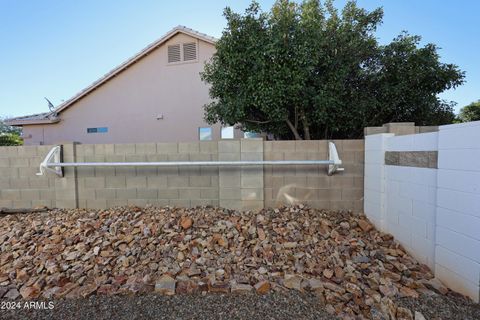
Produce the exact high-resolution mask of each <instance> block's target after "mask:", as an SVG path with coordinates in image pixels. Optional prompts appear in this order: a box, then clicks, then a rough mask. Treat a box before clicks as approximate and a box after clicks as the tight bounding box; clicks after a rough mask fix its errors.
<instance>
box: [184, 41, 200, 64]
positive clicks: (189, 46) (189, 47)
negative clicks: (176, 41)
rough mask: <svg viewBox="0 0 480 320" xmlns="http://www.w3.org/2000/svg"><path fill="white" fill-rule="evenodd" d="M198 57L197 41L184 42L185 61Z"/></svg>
mask: <svg viewBox="0 0 480 320" xmlns="http://www.w3.org/2000/svg"><path fill="white" fill-rule="evenodd" d="M196 59H197V44H196V43H195V42H190V43H184V44H183V61H191V60H196Z"/></svg>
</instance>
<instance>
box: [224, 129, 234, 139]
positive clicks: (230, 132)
mask: <svg viewBox="0 0 480 320" xmlns="http://www.w3.org/2000/svg"><path fill="white" fill-rule="evenodd" d="M221 136H222V139H233V127H224V128H222V134H221Z"/></svg>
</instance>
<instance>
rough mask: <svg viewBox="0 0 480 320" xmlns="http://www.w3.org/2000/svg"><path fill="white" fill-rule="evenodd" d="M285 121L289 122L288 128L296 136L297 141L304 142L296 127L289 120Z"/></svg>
mask: <svg viewBox="0 0 480 320" xmlns="http://www.w3.org/2000/svg"><path fill="white" fill-rule="evenodd" d="M285 121H286V122H287V125H288V127H289V128H290V130H291V131H292V133H293V135H294V136H295V140H302V137H301V136H300V134H299V133H298V131H297V128H295V126H294V125H293V124H292V123H291V122H290V120H288V119H287V120H285Z"/></svg>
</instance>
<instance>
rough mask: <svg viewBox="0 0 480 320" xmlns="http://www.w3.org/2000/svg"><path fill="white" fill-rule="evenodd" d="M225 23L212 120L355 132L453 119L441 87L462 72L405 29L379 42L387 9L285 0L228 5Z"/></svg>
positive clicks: (282, 134) (215, 61) (210, 68)
mask: <svg viewBox="0 0 480 320" xmlns="http://www.w3.org/2000/svg"><path fill="white" fill-rule="evenodd" d="M224 16H225V18H226V20H227V27H226V28H225V30H224V31H223V34H222V37H221V38H220V39H219V41H218V42H217V44H216V49H217V51H216V53H215V54H214V55H213V57H212V59H211V61H209V62H208V63H207V64H206V65H205V69H204V71H203V72H202V73H201V77H202V79H203V80H204V81H205V82H207V83H208V84H209V85H210V96H211V98H212V102H211V103H209V104H208V105H206V106H205V107H204V108H205V119H206V120H207V122H209V123H216V122H220V123H222V124H224V125H234V124H237V125H239V126H240V127H241V128H242V129H244V130H248V131H255V132H269V133H272V134H274V135H275V136H276V137H277V138H282V139H313V138H315V139H318V138H355V137H361V136H362V133H363V128H364V127H365V126H377V125H382V124H383V123H387V122H392V121H414V122H416V123H417V124H419V125H438V124H444V123H450V122H451V121H453V118H454V114H453V107H452V103H448V102H445V101H441V100H439V99H438V97H437V94H438V93H440V92H442V91H444V90H446V89H449V88H453V87H456V86H458V85H460V84H462V83H463V79H464V74H463V72H461V71H460V70H459V69H458V67H457V66H455V65H453V64H444V63H441V62H440V61H439V59H440V57H439V55H438V53H437V50H438V48H437V47H436V46H435V45H433V44H428V45H426V46H424V47H421V48H419V47H418V45H419V41H420V37H418V36H410V35H408V34H406V33H403V34H401V35H400V36H399V37H397V38H395V39H394V40H393V41H392V42H391V43H390V44H388V45H384V46H382V45H379V44H378V42H377V40H376V37H375V31H376V28H377V26H378V25H379V24H380V23H381V22H382V17H383V11H382V10H381V9H376V10H373V11H372V12H367V11H366V10H364V9H362V8H358V7H357V6H356V4H355V2H353V1H350V2H348V3H347V4H346V5H345V7H344V8H343V10H342V11H341V12H340V13H339V12H338V10H337V9H336V8H335V7H334V6H333V3H332V1H327V2H326V3H325V5H322V4H320V2H319V1H318V0H306V1H304V2H303V3H301V4H297V3H295V2H292V1H288V0H279V1H277V2H276V3H275V4H274V6H273V7H272V9H271V11H270V12H263V11H262V10H261V9H260V7H259V5H258V4H257V3H256V2H252V4H251V5H250V6H249V7H248V8H247V10H246V11H245V14H243V15H242V14H238V13H234V12H233V11H232V10H231V9H229V8H226V9H225V11H224Z"/></svg>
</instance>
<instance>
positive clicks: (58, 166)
mask: <svg viewBox="0 0 480 320" xmlns="http://www.w3.org/2000/svg"><path fill="white" fill-rule="evenodd" d="M341 164H342V160H340V158H339V156H338V153H337V148H336V147H335V144H334V143H333V142H329V143H328V160H248V161H242V160H239V161H161V162H63V161H62V147H61V146H56V147H53V148H52V149H51V150H50V151H49V152H48V154H47V156H46V157H45V159H43V161H42V162H41V163H40V172H39V173H37V175H40V176H41V175H44V174H46V173H47V172H52V173H54V174H56V175H57V176H59V177H63V168H64V167H187V166H189V167H191V166H208V167H215V166H261V165H301V166H304V165H328V170H327V172H328V174H329V175H331V174H334V173H335V172H337V171H343V168H340V165H341Z"/></svg>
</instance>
